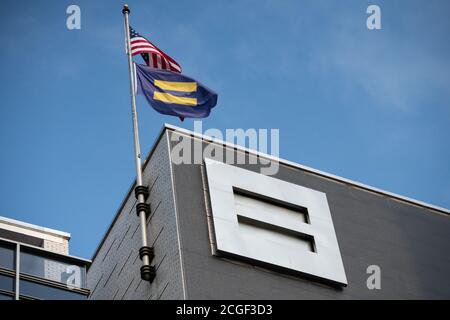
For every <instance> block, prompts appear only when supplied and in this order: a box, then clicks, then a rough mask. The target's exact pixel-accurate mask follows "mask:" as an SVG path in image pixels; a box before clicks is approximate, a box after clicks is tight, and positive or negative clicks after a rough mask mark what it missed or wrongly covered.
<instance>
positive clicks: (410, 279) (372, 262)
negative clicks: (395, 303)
mask: <svg viewBox="0 0 450 320" xmlns="http://www.w3.org/2000/svg"><path fill="white" fill-rule="evenodd" d="M199 150H200V156H199V152H198V151H199ZM193 158H196V159H193ZM190 159H191V160H192V159H193V161H191V162H189V160H190ZM188 162H189V163H188ZM275 165H276V166H277V169H278V170H277V171H276V173H274V174H272V175H267V174H263V171H264V170H263V169H264V168H268V167H271V166H275ZM143 177H144V183H145V184H147V185H148V186H149V190H150V195H149V197H148V200H147V202H148V203H149V204H150V206H151V213H150V214H149V216H148V217H147V226H148V242H149V244H150V245H152V246H153V248H154V254H155V257H154V259H153V262H152V264H153V265H154V266H155V270H156V277H155V278H154V280H153V281H152V282H151V283H150V282H148V281H143V280H142V279H141V278H140V271H139V268H140V266H141V261H140V259H139V248H140V245H141V238H140V237H141V233H140V228H139V219H138V218H137V216H136V211H135V206H136V199H135V195H134V192H133V190H134V184H133V185H132V186H131V187H130V189H129V192H128V194H127V195H126V196H125V198H124V200H123V202H122V204H121V206H120V208H119V209H118V211H117V213H116V215H115V217H114V219H113V222H112V223H111V225H110V227H109V229H108V231H107V233H106V234H105V236H104V238H103V240H102V242H101V243H100V245H99V246H98V248H97V251H96V253H95V255H94V257H93V259H92V264H91V265H90V267H89V269H88V272H87V286H88V288H89V289H90V291H91V295H90V299H421V298H424V299H449V298H450V275H449V273H448V270H450V216H449V215H450V212H449V210H447V209H444V208H439V207H436V206H433V205H429V204H426V203H422V202H419V201H415V200H413V199H408V198H405V197H402V196H399V195H396V194H392V193H389V192H386V191H383V190H378V189H375V188H372V187H369V186H366V185H363V184H360V183H356V182H354V181H350V180H347V179H344V178H341V177H337V176H334V175H330V174H327V173H324V172H320V171H317V170H314V169H311V168H307V167H304V166H301V165H298V164H295V163H292V162H289V161H285V160H281V159H278V158H274V157H271V156H267V155H263V154H259V153H256V152H253V151H251V150H247V149H244V148H241V147H238V146H235V145H231V144H228V143H224V142H221V141H217V140H211V139H209V138H207V137H204V136H202V135H200V134H196V133H194V132H191V131H187V130H184V129H179V128H176V127H172V126H169V125H166V126H165V127H164V128H163V130H162V131H161V134H160V136H159V137H158V139H157V141H156V142H155V144H154V146H153V148H152V150H151V152H150V154H149V155H148V157H147V159H146V161H145V164H144V169H143Z"/></svg>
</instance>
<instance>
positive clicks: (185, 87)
mask: <svg viewBox="0 0 450 320" xmlns="http://www.w3.org/2000/svg"><path fill="white" fill-rule="evenodd" d="M155 86H156V87H159V88H160V89H162V90H170V91H180V92H195V91H197V82H175V81H163V80H155Z"/></svg>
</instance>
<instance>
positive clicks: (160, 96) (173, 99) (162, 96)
mask: <svg viewBox="0 0 450 320" xmlns="http://www.w3.org/2000/svg"><path fill="white" fill-rule="evenodd" d="M153 99H154V100H158V101H161V102H165V103H174V104H183V105H186V106H196V105H197V98H185V97H177V96H174V95H173V94H170V93H165V92H158V91H155V92H154V94H153Z"/></svg>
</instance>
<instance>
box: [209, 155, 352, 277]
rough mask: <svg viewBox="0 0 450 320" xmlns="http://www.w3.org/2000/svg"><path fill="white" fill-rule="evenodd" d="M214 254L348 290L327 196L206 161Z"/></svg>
mask: <svg viewBox="0 0 450 320" xmlns="http://www.w3.org/2000/svg"><path fill="white" fill-rule="evenodd" d="M205 165H206V172H207V179H208V185H209V193H210V200H211V209H212V216H213V222H214V233H215V234H214V236H215V242H216V248H215V249H216V250H217V252H218V253H220V252H224V253H229V254H232V255H235V256H240V257H244V258H247V259H251V260H253V261H260V262H263V263H264V264H268V265H274V266H278V267H282V268H285V269H289V270H293V271H297V272H301V273H303V274H307V275H311V276H314V277H318V278H322V279H326V280H329V281H332V282H335V283H338V284H341V285H347V278H346V275H345V270H344V265H343V263H342V258H341V254H340V251H339V246H338V242H337V239H336V234H335V231H334V226H333V221H332V219H331V213H330V209H329V207H328V201H327V197H326V195H325V193H323V192H319V191H316V190H313V189H309V188H305V187H302V186H299V185H296V184H293V183H289V182H286V181H282V180H279V179H275V178H272V177H269V176H265V175H263V174H259V173H256V172H253V171H249V170H245V169H241V168H238V167H236V166H231V165H227V164H224V163H222V162H218V161H215V160H212V159H207V158H205Z"/></svg>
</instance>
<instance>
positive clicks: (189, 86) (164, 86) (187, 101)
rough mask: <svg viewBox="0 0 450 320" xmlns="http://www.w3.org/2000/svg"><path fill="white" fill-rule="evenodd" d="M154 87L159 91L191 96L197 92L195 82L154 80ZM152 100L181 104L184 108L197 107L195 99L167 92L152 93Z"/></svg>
mask: <svg viewBox="0 0 450 320" xmlns="http://www.w3.org/2000/svg"><path fill="white" fill-rule="evenodd" d="M154 85H155V87H158V88H160V89H161V90H166V91H174V92H183V93H192V94H195V93H196V92H197V82H175V81H163V80H155V81H154ZM153 99H154V100H158V101H161V102H165V103H173V104H181V105H185V106H196V105H197V98H189V97H179V96H176V95H174V94H171V93H167V92H159V91H155V92H154V93H153Z"/></svg>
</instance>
